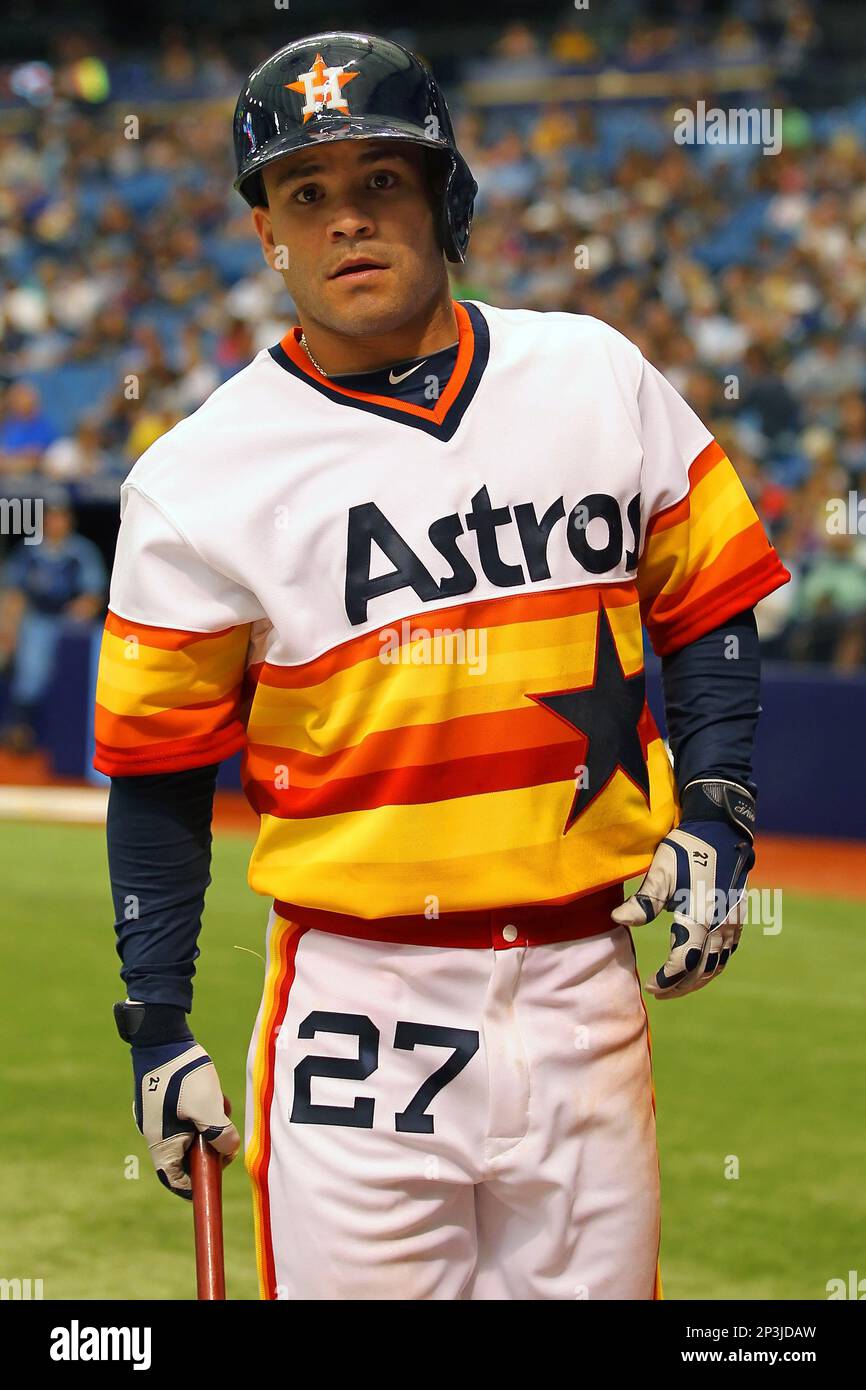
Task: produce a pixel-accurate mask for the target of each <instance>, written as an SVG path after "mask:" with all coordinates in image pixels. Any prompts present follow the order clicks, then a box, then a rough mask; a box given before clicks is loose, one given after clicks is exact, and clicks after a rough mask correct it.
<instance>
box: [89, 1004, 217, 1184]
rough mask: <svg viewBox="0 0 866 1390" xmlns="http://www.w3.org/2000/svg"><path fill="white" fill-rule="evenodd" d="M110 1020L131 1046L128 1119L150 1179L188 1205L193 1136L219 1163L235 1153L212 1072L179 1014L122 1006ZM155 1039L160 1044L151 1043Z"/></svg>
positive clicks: (178, 1011) (159, 1008) (158, 1008)
mask: <svg viewBox="0 0 866 1390" xmlns="http://www.w3.org/2000/svg"><path fill="white" fill-rule="evenodd" d="M114 1014H115V1019H116V1021H117V1027H118V1031H119V1033H120V1036H121V1037H122V1038H123V1039H124V1041H125V1042H129V1043H131V1048H130V1051H131V1053H132V1067H133V1073H134V1076H135V1090H134V1100H133V1106H132V1113H133V1117H134V1119H135V1123H136V1125H137V1126H138V1128H139V1130H140V1132H141V1133H142V1134H143V1135H144V1138H145V1140H146V1141H147V1147H148V1149H149V1151H150V1156H151V1158H152V1159H153V1165H154V1167H155V1169H156V1176H157V1177H158V1178H159V1180H160V1182H161V1183H162V1184H163V1185H164V1186H165V1187H167V1188H168V1189H169V1191H171V1192H174V1193H176V1194H177V1196H178V1197H185V1198H187V1199H188V1200H189V1199H191V1198H192V1184H191V1182H190V1177H189V1171H188V1165H187V1161H186V1157H187V1150H188V1149H189V1147H190V1145H191V1144H192V1141H193V1139H194V1138H195V1136H196V1134H203V1135H204V1137H205V1139H206V1140H207V1141H208V1143H209V1144H212V1145H213V1147H214V1148H215V1149H216V1151H217V1153H220V1154H222V1155H223V1161H224V1162H225V1163H230V1162H231V1160H232V1159H233V1158H234V1156H235V1154H236V1153H237V1151H238V1149H239V1148H240V1142H241V1140H240V1135H239V1134H238V1132H237V1130H236V1129H235V1127H234V1125H233V1124H232V1122H231V1120H230V1119H229V1117H228V1115H227V1114H226V1112H225V1105H224V1102H223V1092H222V1087H221V1085H220V1081H219V1077H218V1076H217V1071H216V1067H215V1066H214V1064H213V1062H212V1061H211V1059H210V1057H209V1056H208V1054H207V1053H206V1052H205V1050H204V1048H203V1047H200V1046H199V1044H198V1043H197V1042H196V1040H195V1038H194V1037H193V1036H192V1034H191V1033H190V1031H189V1029H188V1027H187V1025H186V1020H185V1016H184V1013H183V1010H182V1009H174V1008H172V1007H171V1006H169V1005H152V1004H139V1003H130V1002H129V1001H127V1002H126V1003H125V1004H115V1006H114ZM136 1025H138V1026H136ZM172 1034H173V1035H174V1036H171V1035H172ZM157 1037H159V1038H161V1040H160V1041H153V1039H154V1038H157Z"/></svg>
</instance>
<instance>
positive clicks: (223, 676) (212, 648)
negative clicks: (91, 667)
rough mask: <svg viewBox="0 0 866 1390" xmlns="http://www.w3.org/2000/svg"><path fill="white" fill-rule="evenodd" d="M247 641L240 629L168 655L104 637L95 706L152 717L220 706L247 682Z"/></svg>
mask: <svg viewBox="0 0 866 1390" xmlns="http://www.w3.org/2000/svg"><path fill="white" fill-rule="evenodd" d="M248 641H249V634H248V631H247V628H246V627H241V628H236V629H235V630H234V631H233V632H231V633H229V634H227V635H226V636H225V637H221V638H217V639H214V638H210V639H209V640H207V641H203V642H193V643H191V644H190V645H189V646H187V647H184V648H183V649H182V650H180V651H168V650H166V649H165V648H161V647H148V646H145V645H144V643H141V642H140V643H138V644H137V646H132V645H130V644H129V643H128V642H127V641H125V640H124V639H123V638H120V637H115V636H114V635H113V633H110V632H104V633H103V636H102V648H101V651H100V657H99V675H98V679H97V686H96V699H97V702H98V703H99V704H100V705H102V707H103V709H107V710H109V711H110V712H111V713H112V714H117V715H148V714H157V713H159V712H160V711H161V710H164V709H179V708H181V707H182V706H184V705H194V704H202V703H204V702H205V701H208V700H218V699H220V698H221V697H223V696H225V695H227V694H228V692H229V691H230V690H232V689H233V687H234V686H236V685H237V684H238V683H239V681H240V680H241V678H242V677H243V673H244V661H245V657H246V651H247V645H248Z"/></svg>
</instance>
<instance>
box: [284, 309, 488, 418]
mask: <svg viewBox="0 0 866 1390" xmlns="http://www.w3.org/2000/svg"><path fill="white" fill-rule="evenodd" d="M451 303H452V305H453V307H454V316H455V318H456V320H457V333H458V342H459V346H458V349H457V360H456V362H455V363H454V370H453V372H452V373H451V376H450V378H449V381H448V385H447V386H446V387H445V390H444V391H443V392H442V394H441V396H440V397H439V399H438V400H437V402H436V404H435V406H433V407H431V408H428V407H427V406H423V405H415V404H414V403H413V402H412V401H400V400H395V399H394V398H393V397H392V396H375V395H371V394H370V393H369V392H367V391H350V390H349V389H348V388H347V387H345V386H340V385H339V383H338V382H336V381H334V380H333V379H332V378H330V377H326V376H323V375H322V373H321V372H320V371H319V370H318V369H317V368H316V367H314V366H313V364H312V362H311V361H310V359H309V357H308V355H307V353H306V352H305V351H304V349H303V348H302V347H301V329H300V327H295V328H292V329H290V331H289V332H288V333H287V334H286V336H285V337H284V338H283V339H282V341H281V343H280V347H281V348H282V349H283V352H284V353H285V354H286V356H287V357H290V358H291V359H292V361H293V362H294V363H295V365H296V366H297V367H300V369H301V371H302V372H304V374H305V375H306V376H309V377H311V378H312V380H313V381H320V382H322V383H323V384H324V385H326V386H328V387H329V388H330V389H331V390H332V391H337V392H338V393H339V394H340V395H341V396H347V397H348V398H349V399H350V400H356V401H370V402H371V403H372V404H374V405H384V406H387V407H388V408H389V410H400V411H402V412H403V413H404V414H406V415H415V416H418V417H420V418H421V419H423V420H434V421H435V422H436V424H438V425H441V423H442V421H443V420H444V419H445V416H446V415H447V414H448V411H449V409H450V407H451V406H452V405H453V403H454V401H455V400H456V398H457V396H458V395H459V394H460V392H461V390H462V389H463V386H464V384H465V382H466V378H467V376H468V375H469V368H470V367H471V365H472V358H473V356H474V353H475V334H474V332H473V329H472V320H471V319H470V317H469V314H468V313H467V311H466V309H464V307H463V305H462V304H460V303H458V301H457V300H456V299H452V301H451Z"/></svg>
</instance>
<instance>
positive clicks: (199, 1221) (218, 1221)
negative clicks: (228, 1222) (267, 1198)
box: [189, 1097, 232, 1301]
mask: <svg viewBox="0 0 866 1390" xmlns="http://www.w3.org/2000/svg"><path fill="white" fill-rule="evenodd" d="M223 1099H224V1100H225V1097H224V1098H223ZM225 1109H226V1114H227V1115H230V1114H231V1113H232V1108H231V1105H230V1104H229V1102H228V1101H227V1100H225ZM189 1175H190V1180H191V1182H192V1216H193V1226H194V1228H195V1274H196V1286H197V1297H198V1299H199V1301H201V1300H203V1299H204V1300H221V1299H224V1298H225V1296H226V1271H225V1257H224V1253H223V1209H222V1180H223V1161H222V1155H221V1154H218V1153H217V1151H216V1149H213V1148H211V1146H210V1144H209V1143H208V1142H207V1140H206V1139H205V1138H204V1136H203V1135H201V1134H197V1135H196V1137H195V1139H194V1140H193V1142H192V1145H191V1147H190V1151H189Z"/></svg>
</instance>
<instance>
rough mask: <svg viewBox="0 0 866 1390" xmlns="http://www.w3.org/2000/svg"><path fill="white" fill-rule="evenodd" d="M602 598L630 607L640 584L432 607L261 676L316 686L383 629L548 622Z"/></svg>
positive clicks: (378, 644) (609, 604)
mask: <svg viewBox="0 0 866 1390" xmlns="http://www.w3.org/2000/svg"><path fill="white" fill-rule="evenodd" d="M600 596H602V597H603V600H604V606H605V608H627V607H628V606H629V605H630V604H633V603H637V602H638V592H637V588H636V586H635V585H634V584H633V583H631V582H629V583H625V584H589V585H574V586H570V587H569V588H566V589H549V590H546V591H545V592H543V593H534V594H514V595H512V596H511V597H509V598H492V599H477V600H476V601H475V602H470V603H461V604H457V605H455V606H454V607H453V608H433V609H426V610H422V611H421V612H418V613H413V614H407V615H406V616H405V618H396V619H394V621H393V622H390V623H383V624H382V625H381V626H380V627H378V628H376V629H374V630H373V631H372V632H362V633H359V634H358V636H357V637H350V638H348V639H347V640H346V641H345V642H343V643H341V644H340V645H339V646H336V647H332V648H331V649H330V650H329V651H326V652H323V653H322V654H321V655H320V656H316V657H313V658H312V659H311V660H310V661H306V662H302V663H300V664H299V665H297V666H272V665H270V664H269V663H268V662H263V663H262V666H261V670H260V673H259V678H260V680H261V681H262V683H263V684H264V685H270V686H276V687H279V688H281V689H294V688H298V689H300V688H302V687H303V686H307V685H318V684H319V682H320V681H324V680H327V679H328V678H329V677H330V676H333V675H335V674H336V673H337V672H338V671H345V670H348V669H349V668H350V667H352V666H356V665H358V664H359V663H360V662H362V661H369V660H372V659H375V658H376V657H378V656H379V654H380V652H381V650H382V641H381V633H382V632H383V631H386V630H387V631H389V632H391V631H394V632H396V633H398V634H400V633H402V630H403V629H402V624H403V623H404V622H406V623H408V624H409V635H410V637H411V635H412V632H413V630H414V629H416V628H417V629H421V628H424V629H425V630H427V631H428V632H429V631H430V629H431V628H432V627H434V626H435V627H438V628H440V629H441V628H451V629H455V628H456V629H466V628H478V629H481V628H496V627H508V626H509V625H510V624H511V623H532V622H548V621H550V620H551V619H553V618H568V617H573V616H574V615H575V614H577V613H592V612H595V611H596V610H597V608H598V605H599V599H600Z"/></svg>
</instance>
